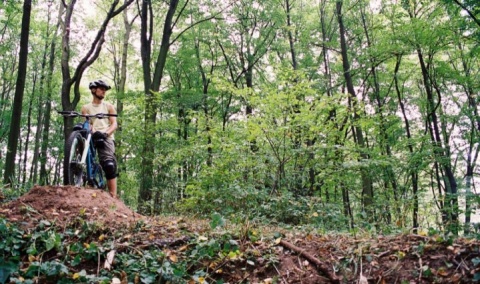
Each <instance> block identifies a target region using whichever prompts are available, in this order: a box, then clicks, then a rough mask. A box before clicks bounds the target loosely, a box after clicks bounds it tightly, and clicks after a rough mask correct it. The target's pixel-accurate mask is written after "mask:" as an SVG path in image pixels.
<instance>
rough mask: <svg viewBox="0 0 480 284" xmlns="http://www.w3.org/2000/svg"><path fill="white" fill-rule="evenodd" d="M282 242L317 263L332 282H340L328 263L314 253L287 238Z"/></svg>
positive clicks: (318, 267) (319, 268)
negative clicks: (329, 268) (288, 240)
mask: <svg viewBox="0 0 480 284" xmlns="http://www.w3.org/2000/svg"><path fill="white" fill-rule="evenodd" d="M280 244H281V245H282V246H284V247H286V248H287V249H289V250H292V251H294V252H296V253H298V254H299V255H301V256H303V257H304V258H306V259H307V260H308V261H309V262H311V263H313V264H315V267H316V268H317V270H319V271H320V272H321V273H323V274H324V275H325V276H326V277H327V278H328V279H329V280H330V281H331V282H332V283H340V279H339V278H338V277H337V276H335V275H334V274H333V273H331V272H330V271H329V270H328V267H327V265H325V263H323V262H322V261H320V260H319V259H318V258H316V257H314V256H313V255H311V254H309V253H308V252H306V251H305V250H303V249H301V248H299V247H297V246H296V245H294V244H291V243H289V242H287V241H285V240H281V241H280Z"/></svg>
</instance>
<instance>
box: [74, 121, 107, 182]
mask: <svg viewBox="0 0 480 284" xmlns="http://www.w3.org/2000/svg"><path fill="white" fill-rule="evenodd" d="M82 125H83V128H82V129H83V130H86V137H85V131H84V132H82V136H83V138H84V139H85V149H83V154H82V159H81V161H80V166H81V167H82V168H86V169H87V171H86V172H87V183H89V184H95V183H98V184H96V186H97V187H99V188H103V187H105V185H106V184H105V180H104V179H103V177H102V176H100V177H101V178H100V180H95V178H94V177H95V173H96V171H98V170H101V169H100V168H99V167H98V165H97V164H96V163H95V158H96V154H97V151H96V149H95V145H94V143H93V140H92V133H91V132H90V118H88V117H87V118H86V119H85V122H83V124H82Z"/></svg>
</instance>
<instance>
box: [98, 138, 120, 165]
mask: <svg viewBox="0 0 480 284" xmlns="http://www.w3.org/2000/svg"><path fill="white" fill-rule="evenodd" d="M97 151H98V157H99V158H100V162H105V161H108V160H112V161H115V163H116V162H117V158H116V157H115V141H114V140H113V139H107V140H105V147H103V148H102V149H99V148H97Z"/></svg>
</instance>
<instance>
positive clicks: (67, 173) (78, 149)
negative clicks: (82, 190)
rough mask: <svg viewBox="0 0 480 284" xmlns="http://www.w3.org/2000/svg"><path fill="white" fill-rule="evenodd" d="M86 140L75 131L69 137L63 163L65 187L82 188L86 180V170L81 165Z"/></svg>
mask: <svg viewBox="0 0 480 284" xmlns="http://www.w3.org/2000/svg"><path fill="white" fill-rule="evenodd" d="M84 149H85V140H84V138H83V136H82V134H81V133H80V132H79V131H74V132H72V134H70V136H69V137H68V140H67V143H66V145H65V159H64V162H63V182H64V184H65V185H74V186H82V185H84V184H85V180H86V169H85V167H84V166H82V165H81V164H80V162H81V160H82V154H83V150H84Z"/></svg>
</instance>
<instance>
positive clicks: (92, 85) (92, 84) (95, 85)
mask: <svg viewBox="0 0 480 284" xmlns="http://www.w3.org/2000/svg"><path fill="white" fill-rule="evenodd" d="M98 87H104V88H105V89H106V90H110V89H111V88H112V87H110V86H109V85H108V84H107V83H105V82H104V81H103V80H95V81H92V82H90V84H88V88H89V89H92V88H98Z"/></svg>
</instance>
